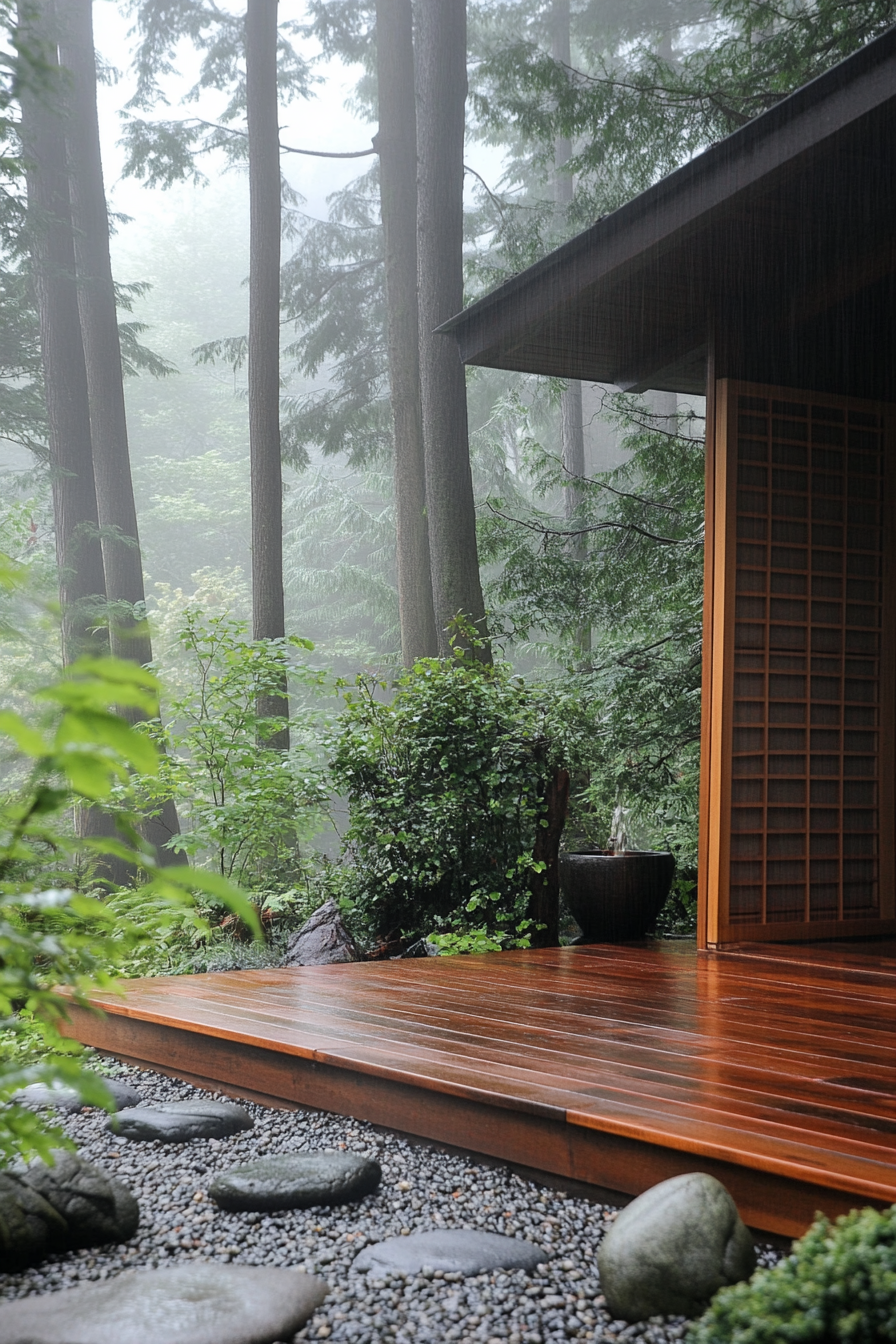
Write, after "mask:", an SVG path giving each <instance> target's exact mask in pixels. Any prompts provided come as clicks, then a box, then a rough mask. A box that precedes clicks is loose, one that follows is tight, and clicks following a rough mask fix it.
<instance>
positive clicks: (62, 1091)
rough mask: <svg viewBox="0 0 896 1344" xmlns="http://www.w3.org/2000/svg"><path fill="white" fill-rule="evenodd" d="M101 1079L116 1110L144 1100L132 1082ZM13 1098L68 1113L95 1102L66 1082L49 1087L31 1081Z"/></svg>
mask: <svg viewBox="0 0 896 1344" xmlns="http://www.w3.org/2000/svg"><path fill="white" fill-rule="evenodd" d="M97 1077H100V1075H99V1074H98V1075H97ZM101 1081H102V1082H104V1083H105V1084H106V1087H107V1089H108V1090H109V1092H111V1094H112V1100H113V1101H114V1102H115V1109H116V1111H123V1110H125V1108H126V1107H128V1106H139V1105H140V1103H141V1102H142V1100H143V1097H142V1096H141V1094H140V1093H139V1092H138V1091H137V1089H136V1087H131V1085H130V1083H120V1082H119V1081H118V1079H117V1078H102V1079H101ZM12 1099H13V1101H17V1102H19V1103H20V1104H21V1105H24V1106H37V1107H40V1108H41V1109H44V1108H46V1107H48V1106H52V1107H53V1108H54V1109H55V1110H57V1111H63V1112H65V1113H66V1114H70V1113H71V1112H73V1111H81V1110H84V1109H85V1108H86V1107H88V1106H92V1105H93V1102H90V1101H82V1099H81V1095H80V1093H79V1092H77V1091H76V1090H75V1088H73V1087H66V1086H65V1084H64V1083H56V1084H54V1086H53V1087H48V1086H47V1084H46V1083H29V1084H28V1086H27V1087H23V1088H21V1089H20V1090H19V1091H18V1092H16V1093H14V1094H13V1098H12Z"/></svg>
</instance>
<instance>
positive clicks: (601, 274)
mask: <svg viewBox="0 0 896 1344" xmlns="http://www.w3.org/2000/svg"><path fill="white" fill-rule="evenodd" d="M894 162H896V28H892V29H890V30H888V31H887V32H886V33H884V34H883V35H882V36H881V37H879V38H877V39H876V40H875V41H874V42H871V43H869V44H868V45H867V46H866V47H863V48H862V49H861V50H860V51H858V52H856V53H855V54H854V55H852V56H850V57H848V58H847V59H846V60H845V61H841V62H840V63H839V64H838V65H836V66H834V67H833V69H831V70H829V71H827V72H826V73H825V74H824V75H821V76H820V77H819V78H817V79H815V80H813V81H811V82H810V83H809V84H806V85H804V86H803V87H802V88H800V89H798V90H797V91H796V92H795V93H793V94H791V95H790V97H788V98H785V99H783V100H782V101H781V102H780V103H778V104H777V105H776V106H775V107H773V108H771V109H770V110H769V111H768V112H766V113H764V114H763V115H762V116H760V117H757V118H755V120H753V121H751V122H749V123H748V124H747V125H746V126H743V127H742V128H741V129H739V130H738V131H736V132H735V133H734V134H733V135H730V136H728V137H727V138H726V139H725V140H722V141H720V142H719V143H718V144H716V145H713V146H712V147H711V148H710V149H708V150H706V151H705V152H704V153H703V154H701V155H699V156H698V157H697V158H695V159H693V160H691V162H690V163H688V164H686V165H685V166H684V167H682V168H680V169H678V170H677V171H676V172H674V173H671V174H670V175H669V176H668V177H666V178H663V179H662V180H661V181H660V182H658V183H656V185H655V186H653V187H651V188H650V189H649V190H647V191H645V192H643V193H642V194H641V195H640V196H637V197H635V198H634V200H632V201H629V202H628V203H627V204H626V205H624V206H622V207H621V208H620V209H618V210H616V211H614V212H613V213H612V214H610V215H607V216H605V217H604V218H602V219H599V220H598V221H597V223H595V224H594V225H592V227H591V228H590V229H587V230H586V231H585V232H584V233H581V234H579V235H578V236H577V237H575V238H573V239H571V240H570V241H569V242H568V243H565V244H564V245H563V246H562V247H559V248H557V249H556V251H554V252H551V253H550V254H549V255H548V256H546V257H545V258H544V259H543V260H542V261H540V262H538V263H536V265H534V266H531V267H529V269H528V270H526V271H523V272H521V273H520V274H519V275H516V276H514V277H513V278H512V279H510V280H508V281H506V282H505V283H504V284H503V285H501V286H500V287H499V288H497V289H495V290H494V291H493V292H492V293H490V294H487V295H486V296H485V297H484V298H482V299H480V300H478V301H477V302H476V303H474V304H471V305H470V307H469V308H466V309H465V310H464V311H463V312H462V313H459V314H458V315H457V316H456V317H453V318H451V319H450V321H448V322H446V323H444V324H443V325H442V326H441V327H439V328H438V330H439V331H440V332H441V333H444V334H448V335H451V336H453V337H454V339H455V341H456V342H457V345H458V349H459V352H460V356H461V359H462V360H463V362H464V363H465V364H479V365H485V366H490V367H494V368H502V369H513V370H517V371H519V372H525V373H540V374H549V375H554V376H557V377H567V378H583V379H586V380H590V381H594V382H603V383H614V384H616V385H617V386H620V387H624V388H631V389H640V388H645V387H656V388H667V389H669V390H672V391H680V392H695V393H700V392H703V390H704V379H705V354H706V347H707V341H708V332H709V329H710V325H711V324H712V323H715V324H716V326H717V327H718V326H719V325H724V324H725V323H726V322H727V323H728V324H729V325H730V324H731V323H732V321H733V317H732V315H733V314H735V313H740V314H744V315H747V316H748V313H749V310H750V309H751V308H752V310H753V311H754V312H755V311H758V310H760V308H761V310H762V312H763V320H765V321H766V322H768V323H769V324H770V325H771V326H774V325H775V324H777V326H778V327H779V328H780V327H786V326H787V324H788V323H789V324H790V325H791V327H792V325H793V323H794V321H795V317H796V315H798V314H799V312H800V311H805V310H806V309H807V306H812V307H814V310H815V320H816V322H817V320H818V318H819V315H820V314H821V313H822V312H823V311H824V309H825V306H826V303H827V300H826V299H825V297H824V295H825V291H826V287H827V286H829V283H830V281H831V279H832V278H834V279H836V278H837V277H841V286H840V288H841V293H840V297H841V298H842V297H843V294H842V288H843V282H842V277H843V276H844V275H845V276H847V278H848V276H849V274H850V265H851V262H853V259H854V257H855V254H856V252H857V251H859V249H861V251H862V252H863V253H864V255H865V256H866V257H867V256H868V255H869V249H871V251H872V252H874V255H875V256H877V257H878V260H879V265H878V266H877V273H876V274H875V275H874V276H867V275H865V274H864V273H865V272H866V271H867V270H868V267H867V265H866V266H865V267H864V269H863V270H861V272H856V268H855V265H854V264H852V271H853V272H855V273H856V276H857V278H856V279H855V280H854V281H853V282H852V289H853V292H856V291H857V290H858V288H859V285H860V280H861V279H862V277H863V276H864V283H867V282H868V280H869V279H870V280H871V281H873V282H876V283H878V284H879V283H880V282H881V281H882V280H885V279H890V278H891V277H892V275H893V272H894V270H896V266H894V249H893V243H892V219H893V214H892V210H893V208H894V204H896V201H894V187H893V181H892V179H894V178H896V174H894V173H893V172H892V164H893V163H894ZM857 196H858V197H861V201H860V202H858V201H857ZM856 227H858V236H857V233H856ZM875 249H876V251H875ZM835 288H836V286H835ZM819 296H821V298H819ZM728 372H734V370H729V371H728Z"/></svg>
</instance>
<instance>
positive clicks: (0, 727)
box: [0, 709, 49, 757]
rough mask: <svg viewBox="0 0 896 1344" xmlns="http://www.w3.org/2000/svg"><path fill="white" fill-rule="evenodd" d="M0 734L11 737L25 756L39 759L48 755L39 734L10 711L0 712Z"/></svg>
mask: <svg viewBox="0 0 896 1344" xmlns="http://www.w3.org/2000/svg"><path fill="white" fill-rule="evenodd" d="M0 733H5V734H6V736H7V737H11V738H12V740H13V741H14V742H15V744H16V746H17V747H18V748H19V750H20V751H23V752H24V753H25V755H26V756H34V757H41V756H46V755H48V754H49V753H48V748H47V744H46V743H45V742H44V739H43V738H42V737H41V735H40V733H39V732H38V731H37V730H36V729H35V728H31V727H29V725H28V724H27V723H25V721H24V720H23V719H21V718H20V717H19V715H18V714H14V713H13V711H12V710H11V709H3V710H0Z"/></svg>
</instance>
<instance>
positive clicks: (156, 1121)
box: [106, 1101, 254, 1143]
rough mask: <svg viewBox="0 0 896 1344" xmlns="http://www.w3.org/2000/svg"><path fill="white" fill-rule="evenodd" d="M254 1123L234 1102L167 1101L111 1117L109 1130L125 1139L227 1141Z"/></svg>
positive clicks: (175, 1141) (174, 1141) (135, 1108)
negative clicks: (231, 1135) (232, 1135)
mask: <svg viewBox="0 0 896 1344" xmlns="http://www.w3.org/2000/svg"><path fill="white" fill-rule="evenodd" d="M253 1123H254V1122H253V1120H252V1117H251V1116H250V1115H249V1113H248V1111H244V1110H243V1108H242V1106H235V1105H234V1104H233V1102H230V1101H166V1102H163V1103H162V1105H160V1106H134V1107H132V1108H131V1109H128V1110H125V1111H119V1112H118V1114H117V1115H110V1116H109V1119H108V1120H107V1121H106V1129H108V1130H110V1131H111V1133H113V1134H115V1135H117V1137H118V1138H122V1139H137V1140H138V1141H145V1142H148V1141H149V1140H150V1139H156V1140H158V1142H159V1143H186V1142H187V1141H188V1140H189V1139H224V1138H227V1136H228V1135H230V1134H238V1133H239V1132H240V1131H241V1130H243V1129H251V1128H252V1126H253Z"/></svg>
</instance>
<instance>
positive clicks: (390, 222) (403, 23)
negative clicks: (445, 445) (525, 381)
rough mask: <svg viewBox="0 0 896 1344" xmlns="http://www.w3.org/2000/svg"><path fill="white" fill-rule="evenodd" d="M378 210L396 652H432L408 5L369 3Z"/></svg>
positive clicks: (408, 660) (390, 0)
mask: <svg viewBox="0 0 896 1344" xmlns="http://www.w3.org/2000/svg"><path fill="white" fill-rule="evenodd" d="M376 63H377V99H378V102H379V130H378V133H377V137H376V141H375V145H376V149H377V152H378V154H379V161H380V211H381V214H382V220H383V235H384V245H385V246H384V250H385V272H386V327H387V341H388V347H389V389H390V397H391V402H392V422H393V430H394V442H395V530H396V542H397V548H396V549H397V568H398V610H399V618H400V622H401V655H402V660H403V662H404V664H405V666H406V667H410V666H411V664H412V663H413V662H414V659H415V658H421V657H423V658H426V657H435V656H436V655H437V654H438V651H439V642H438V635H437V633H436V620H435V613H434V610H433V599H432V574H431V566H430V553H429V531H428V527H427V517H426V469H425V463H424V454H423V412H422V407H421V401H420V347H419V330H420V313H419V305H418V302H417V113H416V102H415V94H414V45H413V11H412V8H411V0H377V4H376Z"/></svg>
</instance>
